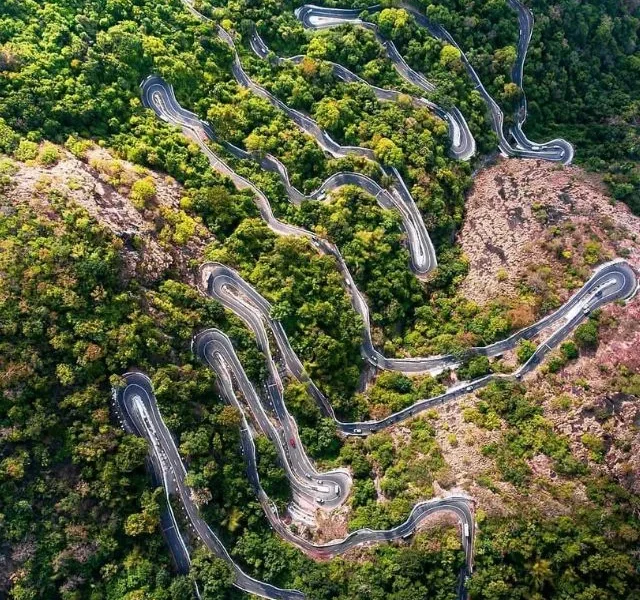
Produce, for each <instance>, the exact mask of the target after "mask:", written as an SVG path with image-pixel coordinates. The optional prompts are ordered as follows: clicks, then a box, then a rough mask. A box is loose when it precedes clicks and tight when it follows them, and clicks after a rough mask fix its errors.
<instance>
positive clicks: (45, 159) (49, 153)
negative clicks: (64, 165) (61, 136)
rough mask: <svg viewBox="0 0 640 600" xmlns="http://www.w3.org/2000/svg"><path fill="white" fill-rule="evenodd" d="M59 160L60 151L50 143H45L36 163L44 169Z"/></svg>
mask: <svg viewBox="0 0 640 600" xmlns="http://www.w3.org/2000/svg"><path fill="white" fill-rule="evenodd" d="M59 160H60V151H59V150H58V148H57V147H56V146H54V145H53V144H52V143H50V142H45V143H44V144H43V146H42V148H40V154H39V155H38V162H39V163H40V164H41V165H44V166H45V167H51V166H53V165H55V164H56V163H57V162H58V161H59Z"/></svg>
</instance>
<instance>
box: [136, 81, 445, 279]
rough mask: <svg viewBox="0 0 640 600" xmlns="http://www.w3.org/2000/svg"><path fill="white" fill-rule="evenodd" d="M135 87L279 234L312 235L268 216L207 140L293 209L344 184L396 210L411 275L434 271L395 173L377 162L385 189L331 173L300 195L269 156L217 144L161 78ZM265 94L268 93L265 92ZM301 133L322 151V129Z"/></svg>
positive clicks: (419, 222) (264, 203) (431, 253)
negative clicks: (269, 181) (258, 173)
mask: <svg viewBox="0 0 640 600" xmlns="http://www.w3.org/2000/svg"><path fill="white" fill-rule="evenodd" d="M140 87H141V93H142V101H143V104H144V105H145V106H146V107H147V108H151V109H152V110H153V111H154V112H155V113H156V114H157V115H158V116H159V117H160V118H161V119H163V120H164V121H166V122H168V123H171V124H172V125H176V126H178V127H181V128H182V129H183V131H184V132H185V133H187V135H189V137H191V138H192V139H194V140H195V141H196V142H197V143H198V144H199V145H200V147H201V148H202V149H203V151H204V152H205V153H206V154H207V156H208V157H209V159H210V161H211V164H212V166H213V167H214V168H215V169H217V170H218V171H220V172H222V173H223V174H225V175H227V176H228V177H229V178H231V179H232V180H233V181H234V182H235V183H236V185H237V186H238V187H239V188H240V189H247V188H249V189H251V190H253V191H254V193H255V194H256V197H257V198H258V208H259V210H260V214H261V215H262V217H263V218H264V219H265V221H266V222H267V223H268V224H269V226H270V227H271V228H272V229H273V230H274V231H275V232H276V233H278V234H279V235H297V236H300V235H302V236H305V237H308V238H315V236H314V235H313V234H312V233H311V232H308V231H305V230H303V229H301V228H299V227H295V226H292V225H287V224H285V223H282V222H281V221H278V220H277V219H276V218H275V217H274V215H273V212H272V210H271V206H270V204H269V200H268V199H267V198H266V196H265V195H264V194H263V193H262V192H261V191H260V190H259V189H258V188H256V186H255V185H253V184H252V183H251V182H249V181H248V180H247V179H245V178H243V177H241V176H240V175H238V174H237V173H235V172H234V171H233V170H232V169H231V168H230V167H229V166H228V165H227V164H226V163H225V162H224V161H223V160H222V159H221V158H220V157H219V156H217V155H216V154H214V153H213V151H212V150H211V149H210V148H209V147H208V145H207V144H206V141H207V139H208V140H210V141H213V142H217V143H219V144H221V145H222V146H223V147H224V148H225V149H226V150H227V151H228V152H229V153H231V154H232V155H233V156H235V157H236V158H240V159H245V160H253V161H256V162H258V163H259V164H260V165H261V166H262V168H264V169H266V170H268V171H271V172H274V173H276V174H277V175H278V176H279V177H280V180H281V182H282V184H283V186H284V188H285V190H286V192H287V195H288V197H289V199H290V201H291V202H292V203H293V204H296V205H299V204H300V203H301V202H302V201H303V200H322V199H325V198H326V196H327V194H328V193H329V192H332V191H334V190H336V189H338V188H340V187H343V186H345V185H354V186H357V187H359V188H361V189H362V190H363V191H365V192H366V193H368V194H370V195H371V196H373V197H374V198H375V199H376V201H377V202H378V204H379V205H380V206H382V207H383V208H386V209H390V208H395V209H396V210H397V211H398V213H399V214H400V217H401V219H402V224H403V227H404V229H405V231H406V234H407V241H408V247H409V254H410V258H411V267H412V269H413V271H414V272H415V273H416V275H418V276H421V277H424V276H426V275H427V274H428V273H429V272H431V271H432V270H433V269H434V268H435V267H436V266H437V258H436V253H435V248H434V247H433V243H432V242H431V238H430V237H429V233H428V232H427V229H426V227H425V224H424V221H423V219H422V216H421V214H420V211H419V210H418V207H417V206H416V204H415V202H414V200H413V197H412V196H411V194H410V192H409V190H408V189H407V186H406V185H405V183H404V180H403V179H402V177H401V175H400V173H398V171H397V170H396V169H393V168H388V167H383V166H382V165H379V164H378V163H377V162H376V165H378V167H379V169H380V172H381V174H382V175H387V176H388V177H389V178H390V179H391V180H392V181H393V183H392V184H391V186H390V187H389V189H388V190H387V189H385V188H383V187H382V186H380V184H378V183H377V182H376V181H374V180H373V179H371V178H370V177H367V176H366V175H363V174H361V173H351V172H340V173H335V174H334V175H332V176H331V177H329V178H328V179H327V180H325V181H324V182H323V183H322V185H321V186H320V187H319V188H318V189H317V190H315V191H314V192H312V193H311V194H309V195H305V194H303V193H302V192H300V191H299V190H297V189H296V188H295V187H294V186H292V185H291V183H290V180H289V174H288V172H287V169H286V167H285V166H284V165H283V164H282V163H281V162H280V161H279V160H278V159H277V158H275V157H274V156H272V155H270V154H267V155H266V156H264V157H262V158H259V157H256V156H254V155H252V154H250V153H249V152H246V151H245V150H242V149H241V148H238V147H237V146H234V145H233V144H231V143H229V142H226V141H224V140H220V139H219V138H218V137H217V136H216V134H215V133H214V132H213V130H212V129H211V127H210V126H209V124H208V123H206V122H205V121H202V120H200V119H199V118H198V117H197V116H196V115H195V114H194V113H192V112H190V111H188V110H186V109H184V108H182V106H180V104H179V103H178V101H177V100H176V97H175V93H174V91H173V87H172V86H171V85H169V84H168V83H167V82H166V81H164V79H162V78H161V77H158V76H155V75H152V76H149V77H147V78H146V79H145V80H144V81H143V82H142V84H141V86H140ZM265 93H267V94H268V92H266V91H265ZM278 102H279V101H278ZM289 110H292V109H289V108H288V107H287V108H286V111H289ZM287 114H288V113H287ZM305 119H307V120H306V121H305V122H311V123H313V121H311V119H308V118H306V117H305ZM305 131H306V132H307V133H309V134H310V135H312V136H313V137H314V138H315V139H316V140H317V141H318V143H319V144H320V146H321V147H325V146H323V143H324V142H323V140H326V137H325V136H326V135H327V134H325V133H324V132H323V130H322V129H320V128H319V127H317V125H315V124H314V126H313V127H312V128H310V129H306V128H305ZM316 136H319V137H316ZM325 148H326V147H325ZM340 148H344V147H343V146H337V145H336V147H334V156H339V157H343V156H346V155H347V154H348V152H345V151H342V150H339V149H340ZM362 150H363V151H365V150H367V149H365V148H362ZM367 158H368V160H372V161H374V162H375V159H373V158H371V157H368V156H367ZM335 250H336V249H335V248H332V250H331V253H332V254H334V253H335Z"/></svg>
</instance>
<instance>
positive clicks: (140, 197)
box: [129, 177, 157, 210]
mask: <svg viewBox="0 0 640 600" xmlns="http://www.w3.org/2000/svg"><path fill="white" fill-rule="evenodd" d="M156 191H157V190H156V184H155V183H154V181H153V178H152V177H144V178H143V179H138V181H136V182H135V183H134V184H133V185H132V186H131V193H130V194H129V198H130V199H131V202H132V203H133V205H134V206H135V207H136V208H137V209H138V210H142V209H143V208H145V207H146V206H147V204H148V203H149V202H150V201H151V200H153V198H155V196H156Z"/></svg>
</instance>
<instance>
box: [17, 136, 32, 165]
mask: <svg viewBox="0 0 640 600" xmlns="http://www.w3.org/2000/svg"><path fill="white" fill-rule="evenodd" d="M13 156H14V157H15V159H16V160H21V161H22V162H24V161H26V160H33V159H34V158H35V157H36V156H38V144H36V143H35V142H30V141H29V140H20V144H19V145H18V147H17V148H16V151H15V152H14V153H13Z"/></svg>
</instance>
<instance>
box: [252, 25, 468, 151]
mask: <svg viewBox="0 0 640 600" xmlns="http://www.w3.org/2000/svg"><path fill="white" fill-rule="evenodd" d="M378 38H379V41H380V42H381V43H382V44H385V43H386V41H385V40H384V39H382V38H380V36H378ZM249 43H250V45H251V49H252V50H253V52H254V53H255V54H256V55H257V56H259V57H260V58H262V59H265V60H266V59H268V58H271V57H273V58H274V60H275V62H276V64H282V63H285V62H291V63H293V64H300V63H301V62H302V61H303V60H304V58H305V56H304V55H301V54H299V55H297V56H292V57H290V58H282V57H280V56H277V55H275V54H272V55H271V56H270V53H269V47H268V46H267V44H266V43H265V42H264V40H263V39H262V38H261V37H260V35H259V34H258V32H257V31H255V30H254V32H253V33H252V35H251V38H250V40H249ZM385 47H386V46H385ZM387 54H388V55H389V56H392V57H394V58H395V59H396V60H395V62H394V65H395V66H396V69H398V72H399V73H401V75H402V77H403V78H404V79H405V80H407V81H409V82H410V83H412V84H413V85H416V86H417V87H419V88H421V89H422V90H423V91H425V92H430V91H433V90H434V89H435V86H434V85H433V84H432V83H430V82H428V81H427V80H426V79H424V77H422V76H421V75H420V74H419V73H417V72H415V71H413V70H412V69H410V68H409V66H408V65H407V64H406V63H405V62H404V59H403V58H402V57H401V56H400V53H399V52H398V51H397V50H396V48H395V46H394V45H393V44H389V47H387ZM325 62H327V63H328V64H330V65H331V68H332V69H333V74H334V75H335V76H336V77H337V78H338V79H341V80H342V81H345V82H346V83H356V84H359V85H365V86H367V87H368V88H369V89H370V90H371V91H373V93H374V95H375V97H376V98H377V99H378V100H379V101H381V102H398V100H399V99H400V98H401V97H402V96H404V97H408V98H410V99H411V102H412V104H413V106H414V107H416V108H428V109H429V110H431V111H433V113H434V114H435V115H436V116H438V117H439V118H440V119H442V120H443V121H445V122H446V123H447V126H448V129H449V141H450V142H451V146H450V152H451V156H452V157H453V158H456V159H457V160H463V161H464V160H469V159H470V158H471V157H472V156H473V155H474V154H475V152H476V142H475V139H474V138H473V135H472V133H471V131H470V130H469V125H468V124H467V121H466V120H465V118H464V116H463V115H462V113H461V112H460V111H459V110H458V109H457V108H456V107H453V108H452V109H450V110H445V109H444V108H442V107H440V106H438V105H437V104H435V103H433V102H431V101H430V100H428V99H427V98H416V97H414V96H411V95H409V94H405V93H403V92H399V91H397V90H393V89H386V88H381V87H378V86H375V85H371V84H370V83H369V82H367V81H366V80H364V79H362V77H360V76H359V75H356V74H355V73H354V72H353V71H351V70H349V69H347V67H344V66H343V65H341V64H338V63H335V62H332V61H325ZM399 65H402V66H401V67H400V66H399Z"/></svg>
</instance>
